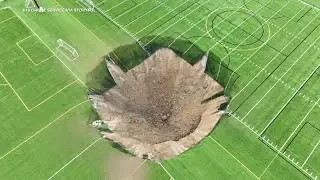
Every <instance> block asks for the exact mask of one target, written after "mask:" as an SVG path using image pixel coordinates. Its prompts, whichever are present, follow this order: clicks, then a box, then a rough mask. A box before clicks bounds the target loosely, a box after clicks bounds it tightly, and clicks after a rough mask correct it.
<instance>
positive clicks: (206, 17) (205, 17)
mask: <svg viewBox="0 0 320 180" xmlns="http://www.w3.org/2000/svg"><path fill="white" fill-rule="evenodd" d="M250 1H251V0H250ZM228 2H229V1H225V3H223V4H222V5H220V7H221V6H224V5H225V4H227V3H228ZM243 6H244V5H242V6H240V7H239V8H238V9H236V10H235V11H233V12H232V13H231V14H230V15H229V16H227V17H226V18H224V20H223V21H221V22H219V23H218V24H216V25H215V26H214V27H213V28H212V29H214V28H216V27H218V25H220V24H221V23H222V22H224V21H226V20H227V18H228V17H231V16H232V15H233V14H234V13H236V12H238V10H240V9H242V7H243ZM218 10H221V9H217V10H215V11H212V12H211V13H209V14H208V15H207V16H204V17H203V18H202V19H201V20H199V21H198V22H197V23H195V24H193V25H192V26H191V27H190V28H189V29H187V30H185V31H184V32H183V33H182V34H180V35H179V36H178V37H176V38H175V39H174V40H173V41H172V42H171V43H170V44H169V46H168V47H170V46H171V45H172V44H173V43H174V42H175V41H176V40H177V39H178V38H180V37H181V36H182V35H183V34H185V33H187V32H188V31H189V30H191V29H192V28H194V27H195V26H197V25H198V24H199V23H201V22H202V21H203V20H205V19H208V18H209V17H210V16H211V15H212V14H214V13H215V12H216V11H218ZM206 34H207V33H205V34H203V35H202V36H201V37H199V38H198V39H197V40H196V41H194V42H193V43H192V44H191V45H190V47H189V48H188V49H187V50H186V51H184V53H183V54H185V53H186V52H187V51H189V50H190V49H191V47H192V46H193V45H194V44H195V43H196V42H197V41H198V40H199V39H201V38H202V37H204V36H205V35H206Z"/></svg>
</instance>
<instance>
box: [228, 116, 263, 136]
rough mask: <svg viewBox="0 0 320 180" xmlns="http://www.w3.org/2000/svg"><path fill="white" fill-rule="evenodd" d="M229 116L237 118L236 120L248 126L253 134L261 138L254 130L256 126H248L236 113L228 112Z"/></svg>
mask: <svg viewBox="0 0 320 180" xmlns="http://www.w3.org/2000/svg"><path fill="white" fill-rule="evenodd" d="M227 114H228V115H230V116H231V117H233V118H235V119H236V120H238V121H239V122H240V123H241V124H243V125H244V126H246V127H247V128H248V129H249V130H250V131H251V132H253V133H254V134H255V135H257V136H259V133H258V132H257V130H254V126H252V125H250V124H248V123H247V122H245V121H241V120H240V119H241V117H240V116H237V115H236V114H235V113H231V112H228V113H227Z"/></svg>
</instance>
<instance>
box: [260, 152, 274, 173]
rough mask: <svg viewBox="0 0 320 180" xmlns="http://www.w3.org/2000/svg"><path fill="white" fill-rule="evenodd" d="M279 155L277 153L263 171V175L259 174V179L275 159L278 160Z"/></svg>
mask: <svg viewBox="0 0 320 180" xmlns="http://www.w3.org/2000/svg"><path fill="white" fill-rule="evenodd" d="M277 157H278V154H276V155H275V156H274V158H273V159H272V160H271V162H270V163H269V164H268V166H267V167H266V168H265V169H264V171H263V172H262V173H261V175H260V176H259V179H261V178H262V176H263V175H264V174H265V173H266V172H267V170H268V169H269V167H270V166H271V164H272V163H273V161H274V160H276V158H277Z"/></svg>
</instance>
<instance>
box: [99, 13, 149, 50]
mask: <svg viewBox="0 0 320 180" xmlns="http://www.w3.org/2000/svg"><path fill="white" fill-rule="evenodd" d="M96 9H97V10H98V11H100V12H101V13H102V14H103V15H104V16H105V17H106V18H108V19H109V20H110V21H111V22H113V23H114V24H115V25H116V26H118V27H119V28H120V29H121V30H123V31H124V32H125V33H127V34H128V35H129V36H131V37H132V38H133V39H134V40H135V41H136V42H137V44H138V45H139V46H140V47H141V48H142V50H144V51H145V52H146V53H147V54H148V55H149V56H150V53H149V52H148V51H147V50H146V49H145V48H144V47H143V45H142V43H141V42H140V40H139V38H137V37H136V36H135V35H133V34H132V33H131V32H129V31H128V30H127V29H126V28H123V27H122V25H121V24H119V23H118V22H117V21H115V20H114V19H112V17H111V16H109V15H108V14H107V13H105V12H103V11H102V10H101V9H100V8H96Z"/></svg>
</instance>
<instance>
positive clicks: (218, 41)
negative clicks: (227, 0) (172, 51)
mask: <svg viewBox="0 0 320 180" xmlns="http://www.w3.org/2000/svg"><path fill="white" fill-rule="evenodd" d="M270 1H271V0H269V1H268V2H267V3H269V2H270ZM267 3H266V4H267ZM244 6H245V4H243V5H241V6H240V7H239V8H238V9H237V10H236V11H234V12H233V13H231V15H233V14H234V13H236V12H237V11H238V10H240V9H242V8H243V7H244ZM262 8H264V6H261V7H260V8H259V9H258V10H257V11H256V12H255V13H257V12H259V11H260V10H261V9H262ZM254 15H255V14H254V13H251V15H250V17H249V18H251V17H252V16H254ZM208 17H209V16H208ZM228 17H230V16H228ZM228 17H227V18H228ZM227 18H226V19H227ZM249 18H246V19H245V20H244V21H242V22H241V23H240V24H238V25H237V26H236V27H235V28H234V29H233V30H232V31H230V32H229V33H228V34H227V35H225V36H224V37H223V38H222V39H220V40H217V42H216V43H215V44H214V45H213V46H211V47H210V48H209V49H208V50H207V52H209V51H211V50H212V49H213V48H214V47H216V45H218V44H219V43H222V41H223V40H224V39H226V38H227V37H228V36H229V35H230V34H231V33H233V32H234V31H235V30H237V29H238V28H239V27H240V26H241V25H242V24H244V23H245V22H247V20H249ZM221 22H222V21H221ZM221 22H220V23H221ZM220 23H219V24H220ZM219 24H218V25H219ZM264 24H265V23H264ZM264 24H262V25H264ZM215 27H217V26H215ZM213 29H214V28H211V29H210V30H209V31H206V33H204V34H203V35H202V36H200V37H199V38H198V39H197V40H196V41H194V42H193V43H192V44H191V45H190V46H189V48H188V49H187V50H186V51H185V52H184V53H183V54H185V53H187V52H188V51H189V50H190V49H191V48H192V46H194V44H195V43H197V42H198V41H199V40H200V39H202V38H203V37H204V36H205V35H207V34H209V33H210V32H211V31H212V30H213ZM258 29H260V28H257V29H256V30H255V31H254V32H252V33H251V34H250V35H249V36H248V37H247V38H246V39H244V40H243V41H242V42H241V43H239V45H238V46H237V47H239V46H240V45H241V44H242V43H243V42H245V41H246V40H247V39H248V38H249V37H250V36H251V35H253V34H254V33H255V32H256V31H258ZM237 47H236V48H237ZM233 51H234V50H233ZM229 54H230V53H228V55H229ZM228 55H227V56H228ZM221 61H222V60H221Z"/></svg>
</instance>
